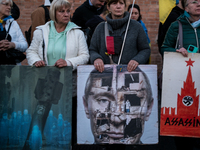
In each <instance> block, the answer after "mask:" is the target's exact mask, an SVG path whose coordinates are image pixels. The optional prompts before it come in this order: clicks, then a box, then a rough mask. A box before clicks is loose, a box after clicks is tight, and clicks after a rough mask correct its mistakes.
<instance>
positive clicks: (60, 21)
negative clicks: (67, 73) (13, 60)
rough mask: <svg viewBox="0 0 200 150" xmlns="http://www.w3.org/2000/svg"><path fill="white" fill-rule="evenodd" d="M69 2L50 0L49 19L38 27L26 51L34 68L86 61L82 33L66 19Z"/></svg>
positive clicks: (83, 62) (71, 64)
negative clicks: (51, 0)
mask: <svg viewBox="0 0 200 150" xmlns="http://www.w3.org/2000/svg"><path fill="white" fill-rule="evenodd" d="M70 8H71V4H70V3H69V2H68V1H67V0H54V1H53V2H52V4H51V7H50V18H51V21H49V22H47V23H46V24H45V25H42V26H38V27H37V30H35V31H34V34H33V40H32V42H31V45H30V47H29V48H28V49H27V51H26V56H27V60H28V64H29V65H35V66H36V67H42V66H45V65H48V66H57V67H59V68H60V67H65V66H72V67H73V70H75V69H76V68H77V65H81V64H86V63H87V62H88V59H89V53H88V47H87V44H86V40H85V37H84V34H83V32H82V31H81V30H80V29H79V28H80V27H78V26H77V25H75V24H74V23H72V22H70Z"/></svg>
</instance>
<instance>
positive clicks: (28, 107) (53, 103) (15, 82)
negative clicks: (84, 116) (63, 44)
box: [0, 66, 72, 150]
mask: <svg viewBox="0 0 200 150" xmlns="http://www.w3.org/2000/svg"><path fill="white" fill-rule="evenodd" d="M71 82H72V68H71V67H65V68H62V69H58V68H56V67H41V68H36V67H31V66H0V87H1V90H0V149H3V150H9V149H15V150H39V149H43V150H50V149H54V150H63V149H65V150H69V149H70V146H71V116H72V115H71V109H72V108H71V106H72V102H71V97H72V83H71Z"/></svg>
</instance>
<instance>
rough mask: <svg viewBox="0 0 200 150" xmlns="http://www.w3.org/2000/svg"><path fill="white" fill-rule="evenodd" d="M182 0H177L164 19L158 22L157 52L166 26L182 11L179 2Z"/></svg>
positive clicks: (163, 37) (162, 40)
mask: <svg viewBox="0 0 200 150" xmlns="http://www.w3.org/2000/svg"><path fill="white" fill-rule="evenodd" d="M181 1H182V0H179V2H178V4H177V5H176V6H175V7H174V8H173V9H172V11H171V13H170V14H169V16H168V17H167V19H166V21H165V22H164V23H163V24H162V23H161V22H160V24H159V29H158V41H157V42H158V48H159V52H160V53H161V46H162V44H163V42H164V39H165V35H166V33H167V30H168V28H169V27H170V25H171V23H172V22H174V21H176V19H177V18H178V17H179V16H180V15H181V14H183V13H184V9H183V6H182V3H181Z"/></svg>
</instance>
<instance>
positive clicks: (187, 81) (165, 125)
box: [160, 52, 200, 137]
mask: <svg viewBox="0 0 200 150" xmlns="http://www.w3.org/2000/svg"><path fill="white" fill-rule="evenodd" d="M199 64H200V54H199V53H189V54H188V57H183V56H182V55H181V54H180V53H173V52H166V53H165V54H164V66H163V85H162V103H161V122H160V134H161V135H169V136H182V137H200V106H199V94H200V78H199V74H200V69H199Z"/></svg>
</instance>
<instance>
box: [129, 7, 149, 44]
mask: <svg viewBox="0 0 200 150" xmlns="http://www.w3.org/2000/svg"><path fill="white" fill-rule="evenodd" d="M131 8H132V4H130V5H129V6H128V12H129V13H131ZM131 19H134V20H136V21H138V22H139V23H141V25H142V27H143V29H144V31H145V33H146V36H147V40H148V43H149V46H151V42H150V39H149V36H148V31H147V28H146V26H145V24H144V22H143V21H142V15H141V13H140V7H139V6H138V5H137V4H134V6H133V11H132V14H131Z"/></svg>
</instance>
